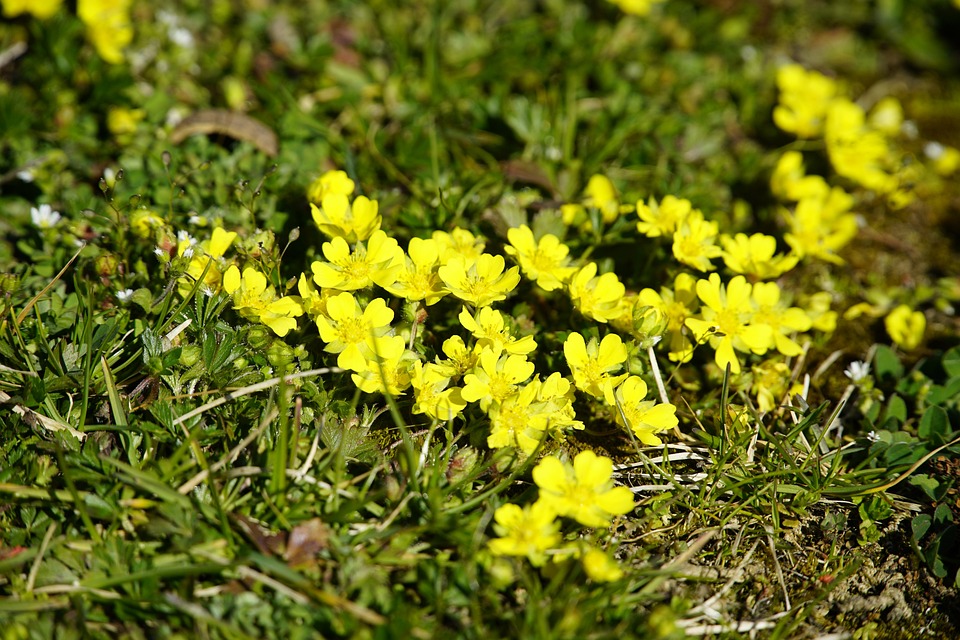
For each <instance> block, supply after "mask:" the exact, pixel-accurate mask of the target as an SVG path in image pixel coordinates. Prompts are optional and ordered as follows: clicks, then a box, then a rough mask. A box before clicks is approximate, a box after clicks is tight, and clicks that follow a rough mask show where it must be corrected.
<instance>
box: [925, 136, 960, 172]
mask: <svg viewBox="0 0 960 640" xmlns="http://www.w3.org/2000/svg"><path fill="white" fill-rule="evenodd" d="M923 153H924V154H925V155H926V156H927V158H929V159H930V161H931V162H932V163H933V170H934V171H936V172H937V173H938V174H939V175H941V176H949V175H950V174H952V173H953V172H955V171H956V170H957V169H958V168H960V150H957V149H955V148H953V147H946V146H944V145H942V144H940V143H939V142H928V143H927V144H926V145H925V146H924V147H923Z"/></svg>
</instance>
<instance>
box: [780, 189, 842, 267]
mask: <svg viewBox="0 0 960 640" xmlns="http://www.w3.org/2000/svg"><path fill="white" fill-rule="evenodd" d="M850 201H851V198H850V196H849V195H847V194H846V193H844V192H843V190H842V189H840V188H839V187H834V188H833V189H832V190H831V191H830V194H829V195H828V196H827V198H826V199H823V198H818V197H810V198H804V199H803V200H801V201H800V202H798V203H797V206H796V209H794V211H793V213H790V212H789V211H787V210H786V209H784V210H782V213H783V216H784V218H786V220H787V223H788V224H789V225H790V231H789V232H787V233H785V234H784V235H783V238H784V240H786V242H787V244H788V245H790V248H791V249H793V251H794V253H796V254H797V256H798V257H800V258H805V257H811V258H819V259H820V260H826V261H827V262H832V263H833V264H843V259H842V258H840V256H838V255H837V253H836V252H837V251H839V250H840V249H842V248H843V247H844V246H846V244H847V243H848V242H850V241H851V240H852V239H853V238H854V237H855V236H856V235H857V218H856V216H854V215H853V214H851V213H846V212H845V211H846V208H849V203H850Z"/></svg>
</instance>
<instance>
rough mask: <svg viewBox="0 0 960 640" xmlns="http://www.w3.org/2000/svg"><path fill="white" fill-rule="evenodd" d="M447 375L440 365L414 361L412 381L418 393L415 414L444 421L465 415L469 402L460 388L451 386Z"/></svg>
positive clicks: (414, 408)
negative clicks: (464, 411)
mask: <svg viewBox="0 0 960 640" xmlns="http://www.w3.org/2000/svg"><path fill="white" fill-rule="evenodd" d="M446 373H447V372H446V371H445V370H444V368H443V367H442V366H440V365H438V364H433V363H430V362H428V363H427V364H423V363H421V362H420V361H419V360H416V361H414V363H413V376H412V378H411V381H412V383H413V388H414V389H415V391H416V393H415V398H416V401H415V402H414V405H413V409H412V411H413V413H422V414H426V415H427V416H429V417H431V418H433V419H434V420H443V421H447V420H452V419H453V418H455V417H456V416H458V415H460V414H461V413H463V410H464V409H465V408H466V406H467V401H466V400H464V399H463V396H462V395H461V394H460V391H461V389H460V388H459V387H450V386H449V385H450V380H451V379H450V376H448V375H446Z"/></svg>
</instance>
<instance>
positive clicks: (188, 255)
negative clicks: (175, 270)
mask: <svg viewBox="0 0 960 640" xmlns="http://www.w3.org/2000/svg"><path fill="white" fill-rule="evenodd" d="M183 257H184V258H192V257H193V247H192V246H190V247H187V248H186V249H184V250H183Z"/></svg>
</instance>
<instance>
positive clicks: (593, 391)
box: [563, 332, 627, 404]
mask: <svg viewBox="0 0 960 640" xmlns="http://www.w3.org/2000/svg"><path fill="white" fill-rule="evenodd" d="M563 355H564V357H565V358H566V360H567V366H568V367H570V371H571V373H572V374H573V382H574V384H576V385H577V388H578V389H580V390H581V391H583V392H584V393H588V394H590V395H591V396H593V397H594V398H601V399H605V400H606V402H607V404H614V403H615V401H614V399H613V388H614V387H615V386H617V385H618V384H620V382H621V381H622V380H623V379H624V378H626V377H627V374H625V373H624V374H621V375H618V376H611V375H610V374H611V373H612V372H614V371H618V370H620V369H621V368H622V367H623V364H624V363H625V362H626V361H627V347H626V346H625V345H624V344H623V340H621V339H620V336H618V335H617V334H615V333H609V334H607V335H606V336H604V338H603V340H602V341H601V342H600V344H599V345H598V344H597V340H596V338H591V339H590V343H589V344H588V343H586V342H585V341H584V339H583V336H582V335H580V334H579V333H576V332H574V333H571V334H570V335H569V336H567V339H566V341H564V343H563Z"/></svg>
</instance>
